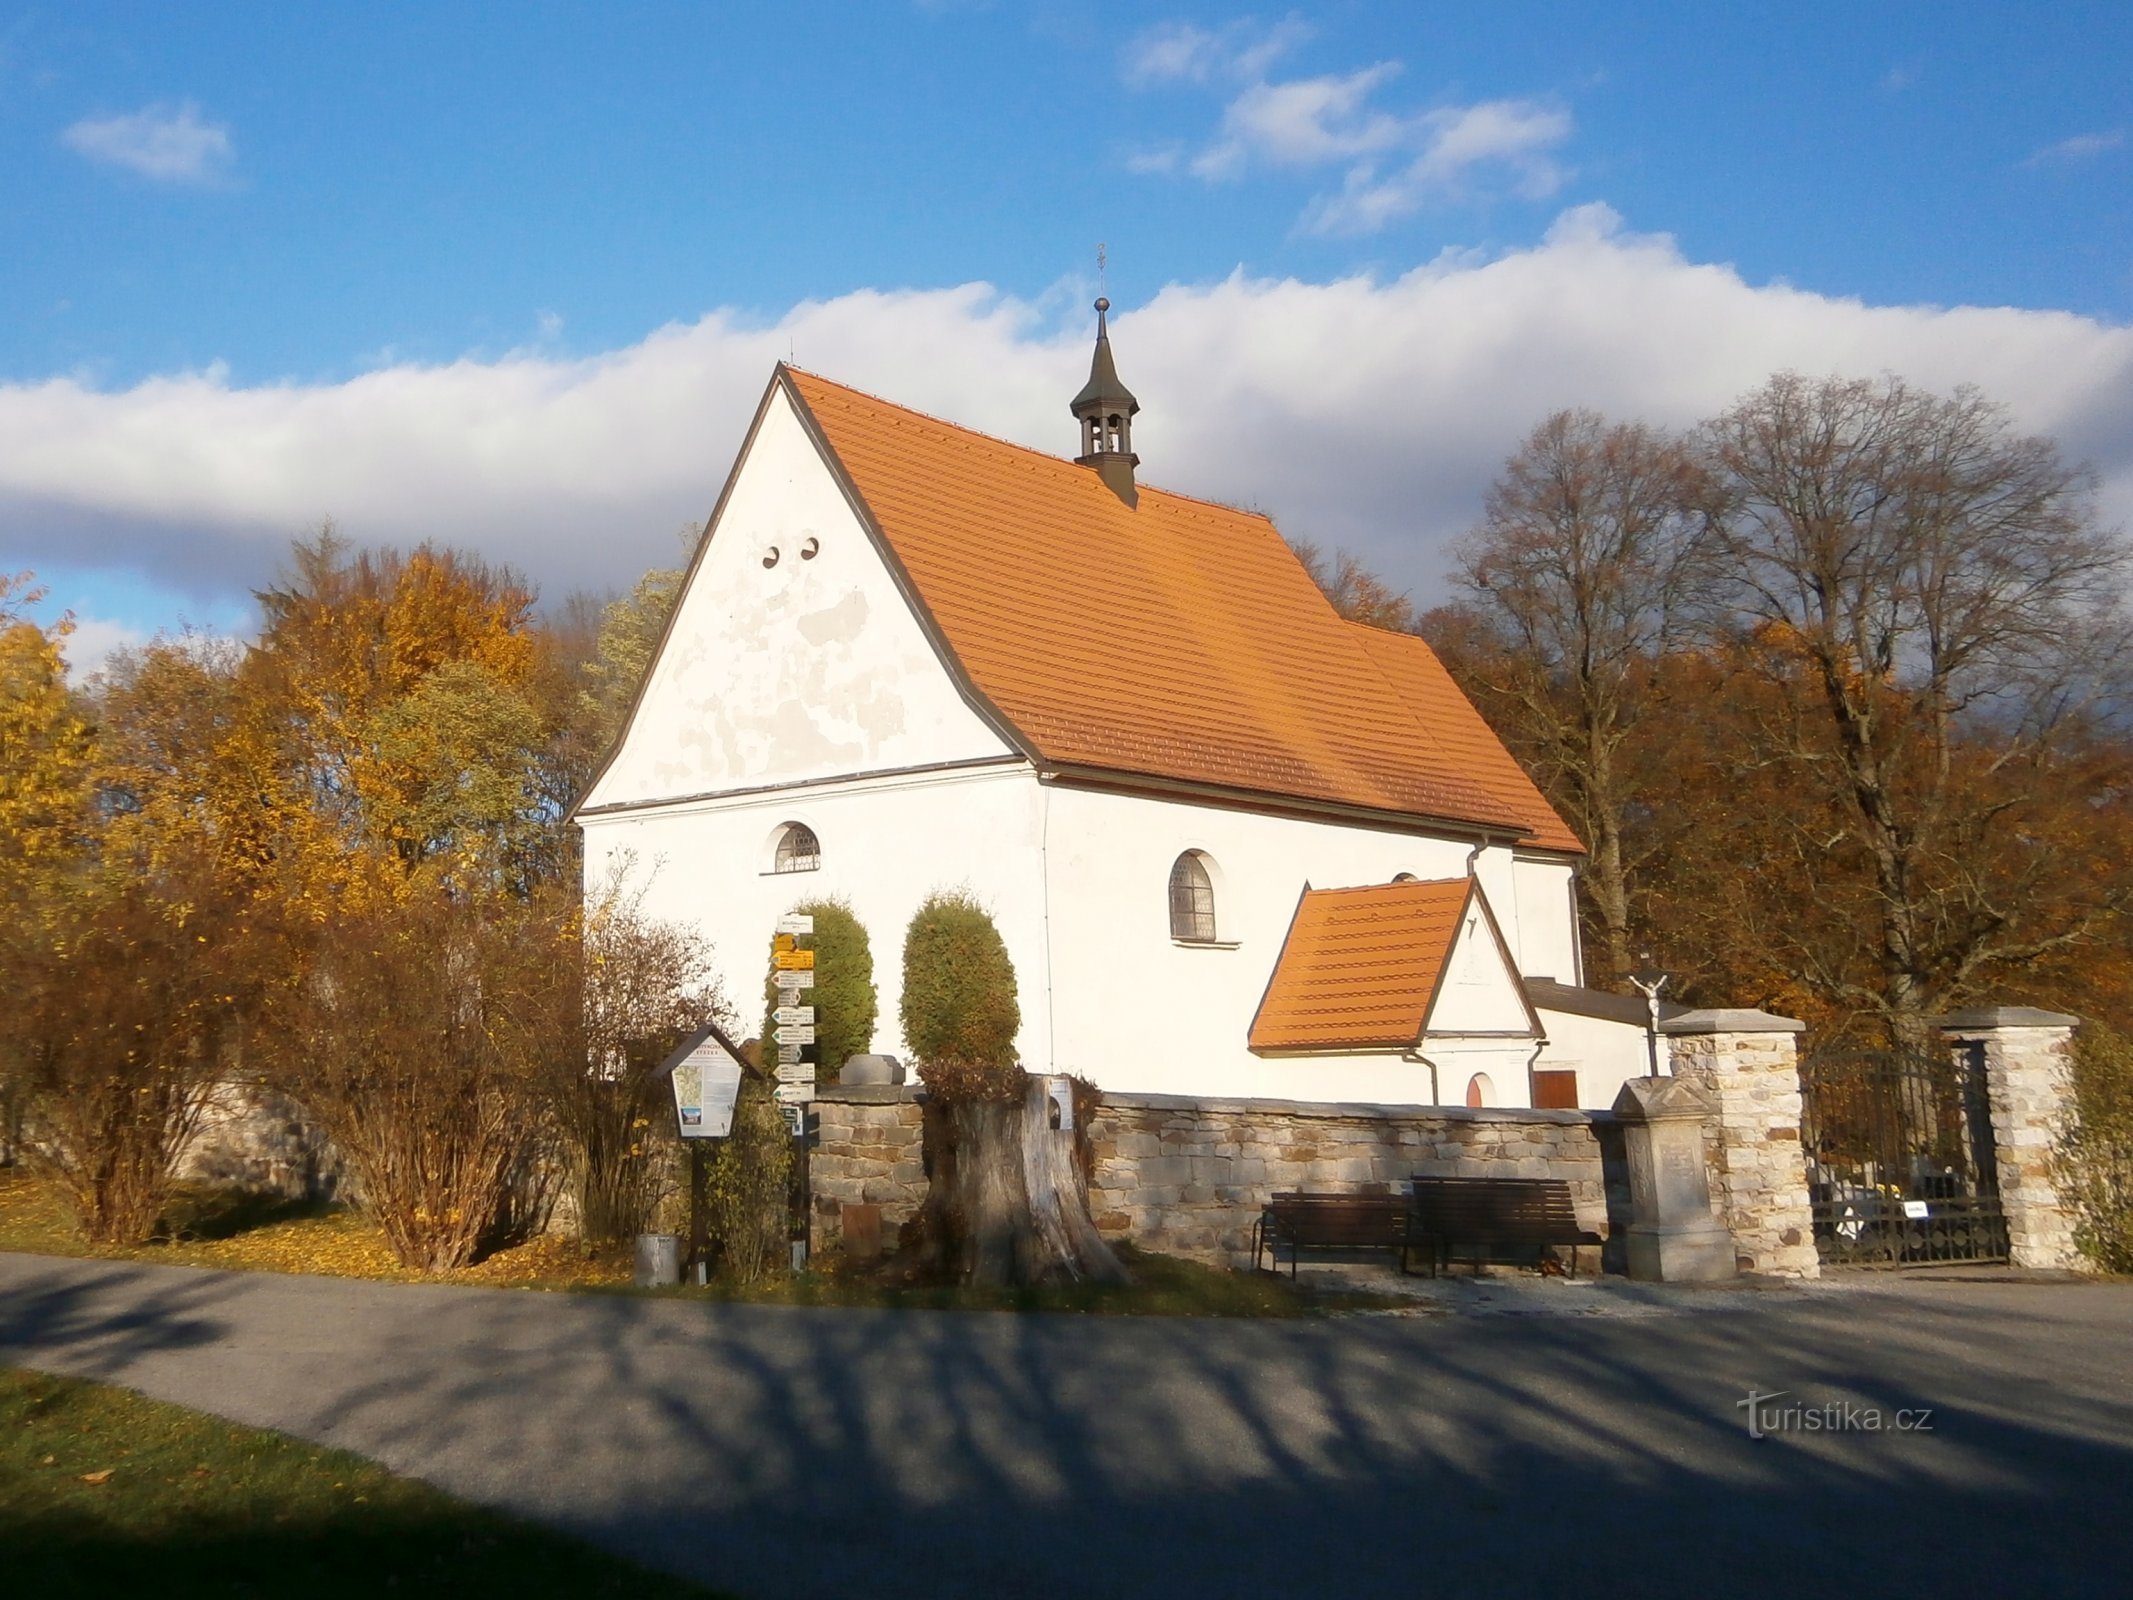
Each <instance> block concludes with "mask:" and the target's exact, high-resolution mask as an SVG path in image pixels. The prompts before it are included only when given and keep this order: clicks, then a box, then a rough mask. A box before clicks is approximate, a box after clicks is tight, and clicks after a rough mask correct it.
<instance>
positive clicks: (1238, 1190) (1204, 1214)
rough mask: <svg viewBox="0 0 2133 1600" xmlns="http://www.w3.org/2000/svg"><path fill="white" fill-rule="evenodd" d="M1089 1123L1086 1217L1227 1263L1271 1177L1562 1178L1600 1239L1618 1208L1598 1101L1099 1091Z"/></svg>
mask: <svg viewBox="0 0 2133 1600" xmlns="http://www.w3.org/2000/svg"><path fill="white" fill-rule="evenodd" d="M1089 1133H1090V1140H1091V1143H1092V1144H1093V1145H1094V1146H1095V1153H1096V1170H1095V1175H1094V1177H1093V1179H1092V1181H1091V1183H1090V1188H1089V1206H1090V1210H1091V1211H1092V1212H1094V1214H1095V1217H1096V1225H1097V1226H1098V1227H1099V1228H1101V1229H1102V1230H1103V1231H1104V1232H1105V1233H1107V1234H1110V1235H1113V1236H1116V1237H1126V1238H1131V1239H1132V1240H1134V1242H1135V1243H1137V1244H1141V1245H1145V1246H1146V1247H1148V1248H1149V1249H1151V1250H1161V1251H1164V1252H1166V1253H1168V1254H1171V1255H1184V1256H1197V1257H1201V1258H1203V1259H1208V1260H1219V1261H1225V1262H1228V1263H1230V1264H1232V1265H1245V1264H1248V1263H1249V1262H1250V1260H1251V1252H1252V1224H1253V1223H1254V1222H1256V1221H1258V1219H1259V1213H1260V1211H1261V1210H1262V1209H1263V1208H1264V1207H1265V1205H1266V1203H1267V1201H1268V1199H1269V1198H1271V1197H1272V1195H1273V1194H1274V1193H1275V1191H1277V1190H1283V1189H1315V1190H1324V1191H1332V1192H1351V1193H1362V1192H1366V1191H1369V1190H1378V1191H1381V1192H1382V1191H1385V1190H1389V1189H1395V1188H1397V1187H1398V1186H1399V1185H1400V1184H1403V1183H1405V1182H1406V1181H1407V1180H1408V1179H1409V1178H1412V1177H1415V1176H1417V1175H1421V1176H1426V1177H1442V1178H1489V1177H1501V1178H1562V1179H1564V1180H1566V1181H1567V1182H1568V1183H1569V1185H1570V1193H1571V1196H1572V1199H1573V1201H1574V1203H1575V1204H1576V1206H1577V1211H1578V1221H1579V1222H1580V1223H1581V1224H1582V1225H1583V1226H1585V1227H1587V1228H1591V1229H1593V1230H1595V1231H1596V1232H1599V1233H1602V1234H1605V1235H1608V1236H1609V1238H1610V1241H1611V1243H1612V1240H1613V1239H1614V1237H1615V1236H1616V1235H1617V1234H1618V1233H1619V1232H1620V1228H1621V1226H1624V1225H1626V1223H1627V1220H1628V1216H1629V1176H1628V1169H1627V1167H1626V1165H1625V1161H1624V1156H1623V1147H1622V1138H1621V1131H1620V1128H1619V1127H1618V1125H1617V1124H1616V1121H1615V1117H1614V1114H1613V1113H1612V1112H1609V1111H1532V1110H1480V1111H1475V1110H1468V1109H1466V1108H1465V1107H1454V1106H1375V1105H1350V1104H1344V1103H1320V1102H1314V1101H1303V1100H1218V1099H1206V1100H1200V1099H1190V1098H1185V1097H1181V1096H1176V1095H1152V1094H1106V1095H1105V1096H1104V1099H1103V1104H1102V1105H1101V1106H1100V1107H1099V1108H1098V1109H1097V1113H1096V1115H1095V1116H1094V1117H1093V1118H1091V1119H1090V1126H1089ZM1612 1254H1613V1249H1612V1248H1611V1249H1610V1255H1612Z"/></svg>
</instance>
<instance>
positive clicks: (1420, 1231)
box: [1403, 1177, 1605, 1278]
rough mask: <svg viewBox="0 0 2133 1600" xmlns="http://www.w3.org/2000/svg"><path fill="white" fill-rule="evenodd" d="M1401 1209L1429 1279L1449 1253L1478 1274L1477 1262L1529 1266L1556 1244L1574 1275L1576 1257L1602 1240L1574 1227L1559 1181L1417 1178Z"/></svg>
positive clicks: (1411, 1242)
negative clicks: (1406, 1209)
mask: <svg viewBox="0 0 2133 1600" xmlns="http://www.w3.org/2000/svg"><path fill="white" fill-rule="evenodd" d="M1408 1203H1409V1207H1410V1209H1409V1212H1408V1218H1407V1243H1408V1246H1409V1247H1411V1248H1416V1249H1421V1250H1425V1251H1427V1252H1428V1254H1429V1273H1430V1276H1431V1277H1433V1278H1434V1277H1435V1276H1436V1275H1437V1271H1438V1269H1439V1268H1440V1267H1448V1266H1450V1265H1451V1262H1452V1257H1453V1254H1454V1253H1455V1252H1458V1253H1460V1254H1462V1255H1465V1256H1467V1257H1468V1258H1469V1259H1471V1260H1472V1261H1473V1263H1474V1266H1475V1269H1476V1270H1477V1271H1478V1270H1479V1269H1480V1266H1481V1263H1482V1262H1484V1261H1515V1262H1519V1263H1522V1264H1526V1263H1530V1264H1532V1265H1536V1266H1537V1265H1540V1264H1541V1263H1542V1262H1543V1261H1545V1260H1546V1259H1547V1257H1546V1254H1545V1252H1546V1251H1547V1250H1549V1249H1550V1248H1551V1247H1553V1246H1556V1245H1564V1246H1567V1247H1568V1248H1569V1250H1570V1275H1571V1276H1572V1277H1576V1276H1577V1270H1578V1251H1579V1250H1580V1249H1581V1248H1583V1247H1584V1246H1586V1245H1598V1244H1602V1243H1604V1242H1605V1241H1604V1240H1603V1239H1602V1238H1601V1237H1600V1235H1599V1234H1597V1233H1594V1232H1592V1231H1591V1230H1590V1229H1587V1228H1582V1227H1580V1226H1579V1225H1578V1214H1577V1208H1576V1207H1575V1206H1573V1205H1572V1204H1571V1203H1570V1185H1569V1184H1568V1183H1566V1182H1565V1181H1564V1180H1562V1179H1561V1178H1419V1177H1418V1178H1416V1179H1415V1181H1414V1193H1413V1195H1412V1196H1411V1197H1410V1199H1409V1202H1408ZM1403 1264H1404V1262H1403Z"/></svg>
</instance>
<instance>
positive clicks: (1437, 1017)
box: [1422, 891, 1533, 1053]
mask: <svg viewBox="0 0 2133 1600" xmlns="http://www.w3.org/2000/svg"><path fill="white" fill-rule="evenodd" d="M1484 892H1486V891H1484ZM1532 1027H1533V1023H1532V1019H1531V1017H1530V1016H1528V1014H1527V1012H1526V1002H1525V996H1524V992H1523V991H1522V990H1521V989H1520V988H1519V986H1518V978H1517V975H1516V974H1515V973H1513V972H1512V971H1511V969H1510V968H1509V967H1507V966H1506V965H1505V964H1504V953H1503V951H1502V950H1501V949H1499V948H1498V947H1497V944H1496V936H1495V934H1493V933H1491V932H1490V931H1489V919H1488V915H1487V913H1485V912H1484V911H1483V910H1482V909H1481V905H1480V902H1479V901H1469V902H1468V904H1467V908H1466V913H1465V915H1464V917H1463V918H1462V920H1461V923H1460V927H1459V931H1458V932H1457V933H1456V934H1454V935H1453V937H1452V948H1451V953H1450V955H1449V957H1447V959H1446V962H1445V968H1444V981H1443V982H1442V983H1440V984H1438V985H1437V1003H1436V1004H1435V1005H1433V1006H1431V1007H1430V1011H1429V1016H1428V1017H1427V1018H1426V1019H1425V1020H1424V1022H1423V1024H1422V1031H1423V1033H1424V1034H1425V1035H1429V1034H1491V1033H1498V1034H1500V1033H1530V1032H1531V1031H1532ZM1529 1053H1530V1052H1529Z"/></svg>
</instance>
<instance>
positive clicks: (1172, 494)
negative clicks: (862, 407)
mask: <svg viewBox="0 0 2133 1600" xmlns="http://www.w3.org/2000/svg"><path fill="white" fill-rule="evenodd" d="M778 365H779V366H780V367H781V368H783V369H784V370H785V371H787V372H791V373H794V374H796V375H798V376H799V377H803V378H806V379H808V380H810V381H811V382H814V383H819V384H823V385H824V386H826V387H828V388H831V389H837V390H841V391H842V392H844V393H845V394H849V395H856V396H858V397H859V398H860V399H861V400H865V401H868V402H869V403H871V404H873V405H877V406H886V407H887V408H888V409H889V410H891V411H901V412H902V413H903V414H904V415H905V416H908V417H916V418H918V419H919V421H921V422H930V423H932V424H933V426H935V427H936V428H940V429H942V430H944V431H945V432H948V433H957V434H963V435H965V436H966V437H969V438H972V439H982V440H984V441H985V442H986V443H987V444H996V445H998V446H1000V447H1001V448H1002V449H1003V450H1012V451H1015V452H1016V453H1017V454H1019V455H1025V456H1033V457H1035V458H1036V459H1037V460H1039V461H1042V462H1046V463H1048V464H1050V465H1052V466H1055V467H1078V466H1079V465H1080V464H1079V463H1078V462H1076V461H1075V460H1074V458H1073V457H1072V456H1060V455H1054V454H1052V452H1051V451H1049V450H1039V449H1038V448H1037V447H1036V446H1035V445H1029V444H1020V443H1018V442H1017V441H1015V440H1013V439H1007V438H1002V437H1001V436H1000V435H999V434H997V433H987V432H986V431H985V430H984V429H983V428H972V427H968V426H966V425H964V424H963V423H960V422H950V421H949V420H948V419H947V418H946V417H940V416H935V415H934V414H933V413H932V412H930V411H921V410H920V409H919V408H918V407H917V406H907V405H904V404H903V403H902V402H900V401H896V400H889V399H885V398H883V397H882V396H881V395H878V394H875V393H873V392H872V391H870V390H867V389H861V388H857V387H855V386H854V385H852V384H849V383H839V382H838V381H837V380H836V379H835V378H830V377H825V376H824V375H823V374H821V373H819V372H816V371H814V370H813V369H812V368H809V367H803V366H801V365H799V364H798V363H797V362H793V361H780V362H779V363H778ZM1134 488H1135V489H1136V490H1137V491H1138V492H1139V493H1141V494H1155V495H1161V496H1162V497H1163V498H1164V499H1166V500H1173V501H1178V502H1181V503H1182V505H1183V506H1185V507H1191V506H1205V507H1207V508H1208V509H1209V510H1211V511H1222V512H1227V513H1228V514H1229V515H1231V516H1233V517H1251V518H1253V519H1254V520H1256V521H1259V522H1264V523H1265V524H1266V525H1267V526H1268V527H1270V528H1272V527H1274V526H1275V523H1274V519H1273V517H1272V516H1270V515H1269V514H1268V513H1266V512H1264V511H1248V510H1246V509H1245V508H1244V507H1243V506H1237V505H1231V504H1230V503H1229V502H1228V501H1226V500H1215V499H1211V498H1209V497H1208V496H1206V495H1201V494H1187V493H1185V491H1184V490H1182V489H1166V488H1164V487H1163V486H1162V485H1161V484H1159V483H1136V484H1135V485H1134ZM1276 531H1277V532H1278V531H1279V530H1278V529H1276Z"/></svg>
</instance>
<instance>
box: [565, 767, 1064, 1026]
mask: <svg viewBox="0 0 2133 1600" xmlns="http://www.w3.org/2000/svg"><path fill="white" fill-rule="evenodd" d="M1042 800H1043V796H1042V793H1041V791H1040V790H1039V788H1038V785H1037V781H1036V778H1035V776H1034V775H1033V774H1032V773H1031V772H1030V771H1029V769H1028V768H1027V767H1023V766H1020V765H1015V766H1004V767H1000V768H994V769H988V770H977V771H962V772H934V773H916V774H911V775H908V776H905V777H902V778H892V779H874V780H868V781H864V782H858V783H846V784H825V785H812V786H809V787H807V788H804V789H798V790H792V791H787V792H784V793H780V794H776V795H751V796H744V797H740V798H738V799H729V800H718V801H703V802H696V803H692V804H687V805H676V806H666V807H660V808H658V809H656V810H651V811H642V812H634V813H629V814H613V813H611V814H608V815H605V816H597V815H596V816H589V817H585V818H584V819H583V821H584V824H585V870H586V882H587V884H588V885H592V886H597V885H599V884H600V883H602V882H603V881H605V878H606V876H607V874H608V872H609V871H610V869H611V868H612V867H616V866H621V867H624V868H626V881H627V882H629V883H631V884H633V885H643V886H645V889H646V895H645V909H646V910H647V912H649V913H650V914H651V915H653V916H656V917H659V918H662V919H664V920H670V921H676V922H684V923H688V924H692V925H694V926H695V927H697V928H699V929H701V930H702V932H703V933H704V934H705V935H706V936H707V937H708V938H709V939H710V941H711V943H712V946H713V954H714V962H715V966H716V970H717V972H718V974H719V978H720V981H721V983H722V985H723V986H724V989H725V993H726V996H727V998H728V999H729V1000H731V1001H732V1002H733V1003H734V1005H735V1006H736V1007H737V1008H738V1009H739V1011H740V1026H741V1028H742V1030H743V1034H744V1036H746V1035H749V1034H753V1033H755V1032H756V1030H757V1029H758V1028H759V1027H760V1026H761V1020H762V1000H761V993H762V985H763V977H764V971H765V968H766V967H767V965H768V962H769V949H770V937H771V934H772V932H773V931H774V928H775V924H776V921H777V918H778V917H779V916H780V915H781V914H782V913H784V912H786V911H788V910H790V909H791V908H792V907H793V906H794V905H796V904H798V903H799V902H801V901H804V900H814V899H838V898H841V899H843V900H845V901H847V902H849V904H850V905H851V907H852V911H853V913H854V915H856V916H857V917H858V918H859V920H860V922H861V923H862V924H863V925H864V926H865V928H866V930H867V934H868V937H869V939H870V940H871V942H872V945H873V951H874V982H875V987H876V989H877V990H878V992H879V995H880V1004H881V1009H880V1014H879V1021H878V1022H877V1024H876V1029H875V1036H874V1048H875V1049H876V1050H879V1051H885V1052H887V1053H889V1054H892V1055H897V1056H902V1057H904V1058H906V1059H908V1058H909V1056H910V1050H909V1049H908V1047H907V1046H906V1045H905V1043H904V1040H903V1038H902V1030H901V1028H900V1027H899V1025H898V1022H897V1007H898V1003H899V1000H900V998H901V995H902V988H903V983H902V972H903V946H904V930H905V928H906V927H907V926H908V925H909V923H910V920H911V915H912V913H913V912H914V911H916V910H917V909H918V907H919V904H920V902H922V901H923V900H924V899H925V898H926V896H927V895H928V894H930V893H932V892H933V891H934V890H936V889H953V888H967V889H969V890H970V891H971V892H972V893H973V894H974V895H975V896H976V897H977V899H978V900H980V901H981V902H982V903H983V904H984V905H985V906H986V908H987V909H988V910H989V911H990V912H991V913H992V916H993V920H994V922H995V923H997V924H998V926H999V929H1000V934H1001V937H1002V938H1003V939H1004V940H1005V941H1006V944H1007V949H1008V954H1009V956H1010V957H1011V958H1012V959H1013V961H1014V963H1015V975H1016V979H1017V982H1018V985H1019V990H1020V1000H1021V1006H1022V1031H1021V1035H1020V1038H1019V1041H1018V1043H1019V1047H1020V1050H1021V1053H1022V1058H1023V1060H1024V1061H1025V1062H1027V1063H1029V1064H1030V1065H1031V1066H1032V1067H1039V1066H1040V1065H1041V1063H1043V1062H1044V1061H1046V1060H1047V1059H1048V1058H1049V1052H1048V1040H1049V1037H1050V1031H1051V1019H1050V1015H1049V1012H1048V1009H1047V1008H1048V1003H1049V998H1050V995H1049V989H1048V986H1047V984H1046V982H1045V961H1044V951H1045V918H1044V877H1043V873H1042V870H1041V862H1042V836H1041V823H1042V815H1043V813H1042ZM788 822H799V823H804V824H805V825H806V826H808V827H809V828H812V829H813V830H814V832H815V836H816V838H817V839H818V840H819V841H820V842H821V846H822V864H821V866H820V867H819V868H817V869H815V870H814V871H810V872H783V873H781V872H773V871H772V870H771V865H772V859H773V853H774V850H775V847H776V839H777V835H778V832H779V831H780V829H781V828H782V826H783V825H784V824H785V823H788Z"/></svg>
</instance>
